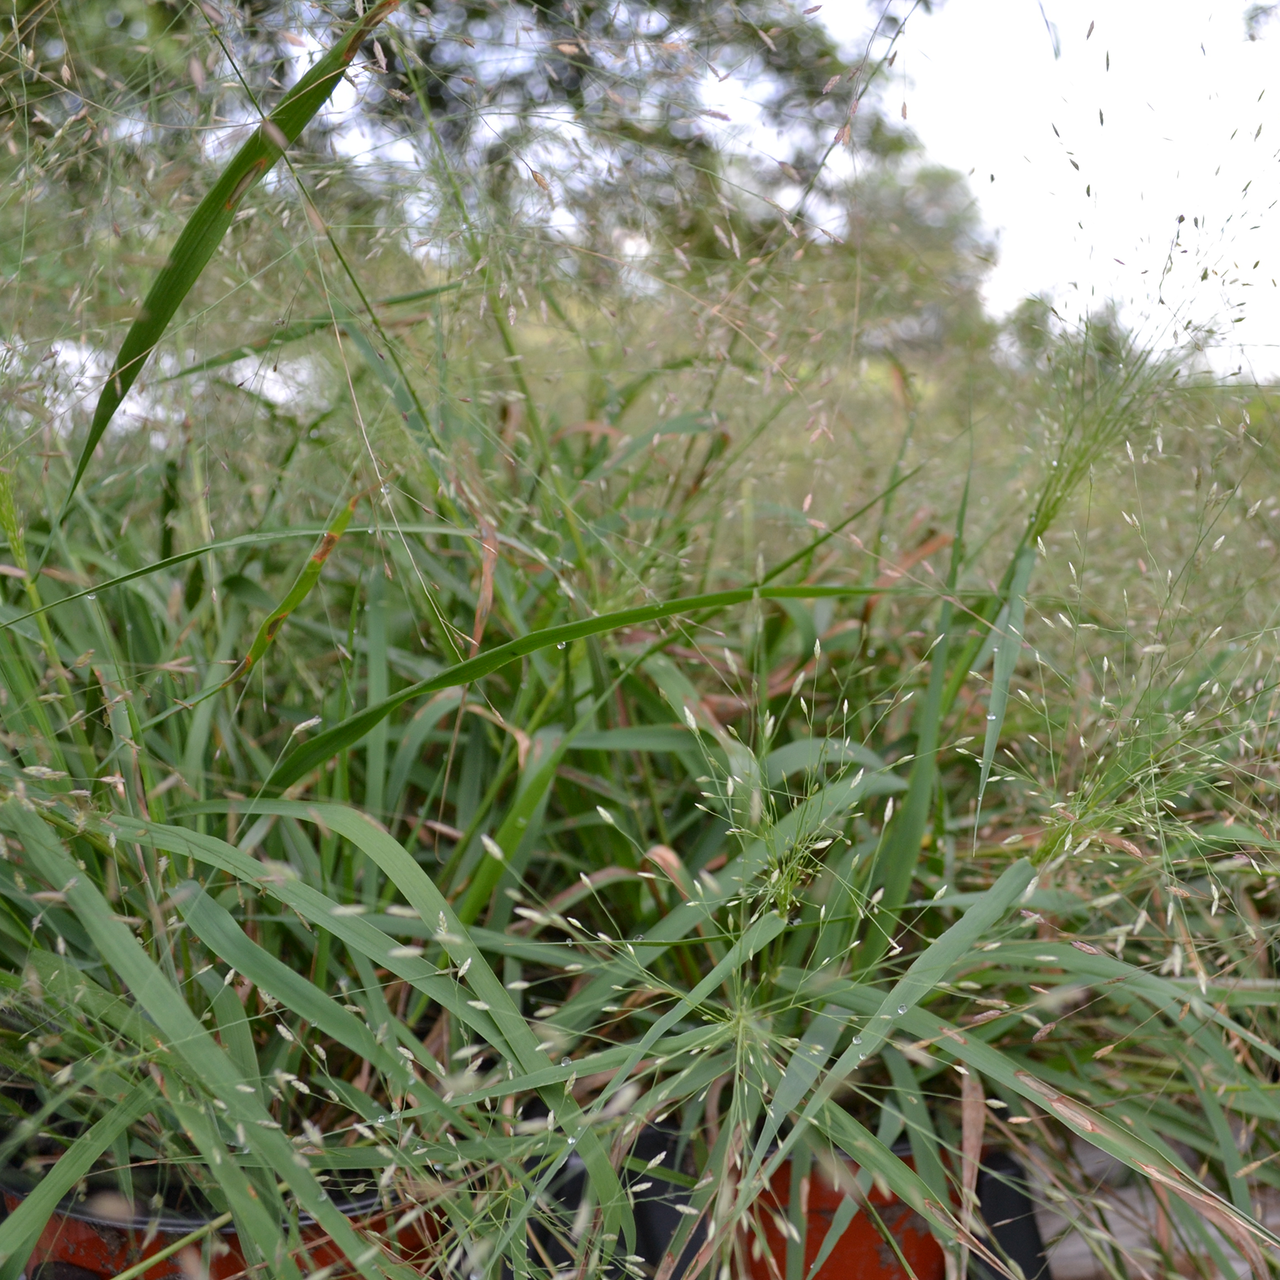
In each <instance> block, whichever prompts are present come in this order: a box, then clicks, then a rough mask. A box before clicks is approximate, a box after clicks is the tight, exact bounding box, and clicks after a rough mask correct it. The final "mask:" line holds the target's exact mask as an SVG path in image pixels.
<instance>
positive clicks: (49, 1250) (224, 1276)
mask: <svg viewBox="0 0 1280 1280" xmlns="http://www.w3.org/2000/svg"><path fill="white" fill-rule="evenodd" d="M3 1203H4V1208H5V1211H6V1215H7V1214H8V1213H12V1212H13V1211H14V1210H15V1209H16V1208H17V1207H18V1205H19V1204H21V1203H22V1197H21V1196H19V1195H16V1194H15V1193H13V1192H11V1191H5V1192H4V1193H3ZM355 1222H356V1225H357V1226H358V1227H360V1228H362V1229H364V1230H368V1231H374V1232H378V1233H380V1234H384V1233H385V1232H386V1230H387V1227H388V1219H387V1215H386V1214H385V1213H383V1212H381V1211H377V1212H374V1213H365V1214H363V1215H360V1216H357V1217H355ZM197 1226H198V1224H197V1223H195V1222H194V1221H193V1222H190V1223H185V1224H183V1225H181V1226H178V1225H177V1224H173V1225H172V1227H170V1224H168V1223H164V1224H163V1228H168V1229H161V1230H157V1231H153V1230H150V1229H149V1227H148V1225H147V1224H146V1223H145V1222H139V1223H138V1224H137V1225H125V1226H120V1225H116V1224H113V1223H111V1222H110V1221H108V1220H106V1219H103V1218H99V1217H95V1216H94V1215H93V1213H92V1212H90V1211H89V1210H88V1209H83V1210H81V1209H74V1210H69V1211H67V1212H60V1213H55V1214H54V1215H53V1216H52V1217H51V1218H50V1219H49V1221H48V1222H47V1223H46V1224H45V1228H44V1230H43V1231H42V1232H41V1233H40V1239H39V1240H38V1241H37V1242H36V1246H35V1248H34V1249H33V1250H32V1253H31V1257H30V1259H29V1261H28V1263H27V1275H28V1276H36V1277H37V1280H93V1277H103V1280H106V1278H107V1277H112V1276H117V1275H119V1274H120V1273H121V1272H122V1271H125V1270H127V1269H128V1268H130V1267H134V1266H136V1265H137V1264H138V1263H139V1262H144V1261H146V1259H147V1258H152V1257H155V1256H156V1255H157V1254H161V1253H164V1252H165V1251H166V1250H168V1249H170V1248H171V1246H173V1245H174V1244H176V1243H177V1242H178V1241H179V1240H181V1239H182V1238H183V1237H184V1236H186V1235H189V1234H190V1233H191V1231H192V1230H193V1229H195V1228H196V1227H197ZM434 1227H435V1223H434V1221H433V1220H432V1218H431V1216H430V1215H429V1214H427V1215H423V1216H421V1217H419V1218H418V1220H417V1221H416V1222H415V1223H413V1224H412V1225H411V1226H410V1227H408V1228H406V1229H405V1230H402V1231H401V1232H400V1233H399V1237H398V1244H399V1246H400V1253H401V1258H402V1260H404V1261H406V1262H409V1263H413V1262H414V1261H417V1260H420V1259H425V1258H427V1257H428V1256H430V1255H431V1242H432V1237H433V1235H434ZM300 1234H301V1236H302V1248H301V1249H300V1250H299V1251H298V1253H297V1255H296V1257H297V1259H298V1261H299V1262H302V1263H303V1264H304V1265H303V1269H304V1271H312V1270H315V1269H317V1268H320V1267H333V1268H334V1274H335V1275H336V1276H343V1275H348V1274H354V1269H353V1268H351V1267H350V1264H349V1263H348V1262H347V1260H346V1258H345V1256H344V1255H343V1253H342V1252H341V1250H339V1249H338V1248H337V1246H336V1245H334V1243H333V1242H332V1240H331V1239H330V1238H329V1236H328V1235H327V1233H325V1232H324V1231H323V1230H322V1229H321V1228H320V1227H318V1226H316V1225H315V1224H314V1223H304V1224H303V1225H302V1227H301V1231H300ZM213 1241H214V1244H213V1248H212V1250H211V1251H210V1252H211V1255H212V1256H211V1257H210V1260H209V1267H208V1276H209V1280H230V1277H232V1276H241V1275H243V1274H244V1272H245V1266H246V1263H245V1256H244V1251H243V1250H242V1249H241V1247H240V1241H239V1238H238V1237H237V1236H236V1233H235V1230H234V1229H233V1228H230V1227H228V1228H226V1229H225V1230H223V1231H220V1232H217V1233H216V1234H215V1235H214V1236H213ZM187 1249H189V1250H190V1253H187ZM201 1252H202V1251H201V1247H200V1245H199V1244H193V1245H189V1246H187V1247H186V1249H183V1250H179V1251H177V1252H174V1253H169V1254H168V1256H167V1257H164V1258H160V1259H159V1260H158V1261H157V1262H156V1264H155V1266H153V1267H149V1268H148V1269H147V1270H146V1271H145V1272H144V1273H143V1280H167V1277H171V1276H174V1277H177V1276H186V1275H192V1274H198V1270H199V1269H198V1267H193V1266H192V1265H191V1264H192V1262H196V1263H198V1262H199V1261H200V1259H201ZM184 1254H186V1256H185V1257H184ZM184 1264H185V1265H184Z"/></svg>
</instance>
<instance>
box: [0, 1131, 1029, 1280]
mask: <svg viewBox="0 0 1280 1280" xmlns="http://www.w3.org/2000/svg"><path fill="white" fill-rule="evenodd" d="M634 1154H635V1155H636V1157H637V1158H638V1159H641V1160H644V1161H645V1162H646V1163H648V1162H649V1161H651V1160H653V1159H654V1158H655V1157H656V1156H658V1155H659V1154H663V1155H666V1156H667V1157H668V1158H669V1161H670V1163H668V1162H666V1161H664V1162H663V1165H661V1166H659V1167H658V1168H655V1169H653V1170H652V1171H651V1172H650V1173H647V1174H646V1175H644V1177H643V1179H639V1178H637V1177H630V1178H628V1181H629V1182H630V1183H631V1184H632V1195H633V1199H634V1204H635V1218H636V1230H637V1239H636V1256H637V1257H639V1258H642V1259H643V1260H644V1262H645V1264H647V1268H648V1270H649V1272H650V1274H652V1273H653V1272H654V1271H655V1270H656V1269H657V1268H658V1266H659V1265H660V1264H661V1262H662V1259H663V1257H664V1256H665V1254H666V1252H667V1249H668V1247H669V1246H670V1244H671V1241H672V1240H673V1239H674V1238H675V1235H676V1232H677V1230H678V1228H679V1226H680V1224H681V1222H682V1221H684V1220H685V1215H684V1214H683V1213H682V1212H681V1210H682V1208H683V1207H684V1206H687V1205H688V1203H689V1200H690V1193H689V1191H688V1190H687V1189H686V1188H685V1187H682V1186H680V1185H678V1184H677V1183H675V1182H673V1181H671V1180H670V1179H668V1178H665V1177H663V1176H662V1175H663V1168H664V1166H665V1167H667V1168H674V1162H675V1158H676V1156H677V1145H676V1138H675V1135H672V1134H668V1133H663V1132H661V1131H658V1130H655V1129H652V1128H650V1129H647V1130H645V1131H644V1132H642V1133H641V1135H640V1137H639V1139H638V1140H637V1143H636V1146H635V1151H634ZM982 1163H983V1167H982V1172H981V1174H980V1175H979V1179H978V1187H977V1191H978V1199H979V1207H980V1216H981V1219H982V1222H983V1224H984V1225H985V1227H986V1236H987V1240H986V1243H987V1244H988V1246H989V1247H990V1249H991V1251H992V1253H993V1254H994V1255H995V1256H996V1257H999V1258H1001V1259H1002V1260H1007V1261H1009V1262H1012V1263H1014V1264H1016V1266H1017V1267H1018V1268H1019V1269H1020V1270H1021V1272H1022V1275H1023V1276H1024V1277H1025V1278H1026V1280H1050V1276H1049V1269H1048V1265H1047V1263H1046V1262H1045V1258H1044V1249H1043V1245H1042V1243H1041V1239H1040V1233H1039V1230H1038V1228H1037V1226H1036V1220H1035V1216H1034V1212H1033V1207H1032V1203H1031V1200H1030V1197H1029V1196H1028V1194H1027V1189H1026V1185H1025V1174H1024V1173H1023V1171H1022V1169H1021V1167H1020V1166H1019V1165H1018V1163H1017V1162H1016V1161H1015V1160H1013V1159H1012V1158H1011V1157H1010V1156H1008V1155H1007V1154H1005V1153H1004V1152H999V1151H991V1152H986V1153H984V1156H983V1162H982ZM849 1164H850V1169H851V1171H855V1166H854V1165H853V1163H852V1162H851V1161H850V1162H849ZM585 1185H586V1171H585V1169H584V1168H583V1166H582V1164H581V1162H580V1161H579V1160H577V1159H576V1157H575V1158H574V1159H573V1160H571V1161H570V1162H569V1163H568V1164H567V1165H566V1166H565V1168H564V1170H563V1171H562V1173H561V1175H560V1177H559V1178H558V1179H557V1180H556V1182H555V1183H554V1184H553V1185H552V1187H551V1188H550V1191H551V1196H552V1197H553V1198H554V1200H555V1201H556V1202H557V1203H558V1205H559V1206H560V1208H561V1209H562V1210H563V1211H564V1213H565V1215H566V1216H568V1217H571V1216H572V1214H573V1212H574V1211H575V1210H576V1208H577V1206H578V1204H579V1203H580V1202H581V1199H582V1194H583V1190H584V1188H585ZM790 1191H791V1165H790V1161H787V1162H785V1163H783V1164H782V1165H781V1166H780V1168H779V1169H778V1170H777V1171H776V1172H775V1174H774V1175H773V1178H772V1180H771V1182H770V1185H769V1187H768V1188H767V1190H766V1191H765V1193H764V1194H763V1195H762V1196H761V1197H760V1199H759V1200H758V1201H757V1202H756V1206H755V1207H754V1209H753V1210H752V1217H753V1219H754V1221H753V1222H751V1223H749V1224H747V1225H746V1226H745V1227H744V1231H743V1238H742V1239H741V1240H740V1241H739V1242H738V1244H739V1246H740V1247H738V1248H736V1249H735V1251H734V1253H735V1257H736V1258H738V1259H739V1260H745V1269H739V1270H738V1271H737V1272H736V1274H735V1280H779V1277H781V1276H785V1274H786V1271H787V1240H786V1237H785V1235H784V1228H783V1225H782V1224H783V1221H784V1219H786V1218H787V1217H788V1215H789V1210H790ZM806 1195H807V1200H806V1203H805V1205H804V1214H805V1226H806V1230H805V1235H804V1269H803V1273H804V1275H806V1276H808V1275H809V1273H810V1270H811V1269H812V1267H813V1264H814V1262H815V1261H816V1260H817V1257H818V1254H819V1252H820V1251H821V1250H822V1247H823V1244H824V1242H825V1240H826V1237H827V1233H828V1232H829V1230H830V1229H831V1225H832V1221H833V1219H834V1217H835V1214H836V1211H837V1210H838V1209H839V1207H840V1204H841V1201H842V1200H843V1198H844V1193H843V1192H842V1191H841V1190H839V1189H838V1188H837V1187H835V1186H833V1185H832V1183H831V1182H830V1180H829V1179H827V1178H826V1177H825V1176H824V1175H823V1174H822V1172H821V1171H820V1170H819V1169H818V1168H817V1167H816V1166H815V1167H814V1168H813V1170H812V1171H811V1173H810V1176H809V1178H808V1180H807V1186H806ZM867 1198H868V1201H869V1204H870V1207H871V1208H872V1209H873V1210H874V1211H875V1216H876V1217H877V1218H878V1219H879V1221H880V1224H881V1225H882V1226H883V1227H884V1228H885V1229H886V1230H887V1231H888V1233H889V1235H891V1236H892V1238H893V1243H892V1244H890V1243H889V1242H888V1241H886V1240H885V1239H884V1237H883V1236H882V1235H881V1231H880V1228H879V1226H877V1224H876V1223H875V1222H873V1221H872V1219H871V1216H870V1215H869V1214H868V1213H866V1212H860V1213H858V1214H856V1215H855V1216H854V1218H853V1220H852V1221H851V1222H850V1223H849V1224H848V1226H847V1227H846V1228H845V1230H844V1232H843V1233H842V1235H841V1237H840V1239H839V1240H838V1241H837V1242H836V1243H835V1245H834V1246H833V1248H832V1249H831V1251H830V1253H829V1255H828V1256H827V1258H826V1260H825V1261H824V1263H823V1265H822V1267H821V1268H820V1269H819V1271H818V1272H817V1275H816V1276H815V1277H814V1280H944V1277H945V1274H946V1265H945V1258H944V1255H943V1251H942V1249H941V1248H940V1247H939V1245H938V1243H937V1241H936V1240H935V1239H934V1238H933V1236H932V1234H931V1232H930V1230H929V1227H928V1224H927V1223H926V1222H925V1221H924V1219H922V1218H921V1217H920V1216H919V1215H918V1214H916V1213H915V1212H914V1211H913V1210H911V1209H910V1208H909V1207H908V1206H907V1205H905V1204H903V1203H902V1202H901V1201H900V1200H898V1199H897V1198H896V1197H895V1196H893V1195H892V1194H891V1193H888V1192H886V1191H884V1190H882V1189H880V1188H878V1187H876V1186H874V1185H873V1186H872V1188H871V1190H870V1192H869V1194H868V1197H867ZM22 1199H23V1193H22V1192H21V1191H20V1190H15V1189H12V1188H10V1189H0V1203H2V1204H3V1215H0V1216H7V1214H8V1213H10V1212H12V1211H13V1210H14V1209H16V1208H17V1206H18V1205H19V1204H20V1203H21V1201H22ZM98 1203H99V1202H98V1201H96V1200H95V1199H94V1198H93V1197H90V1198H89V1199H88V1200H87V1201H78V1202H77V1201H69V1202H64V1204H63V1205H61V1206H60V1207H59V1209H58V1211H57V1212H56V1213H54V1214H53V1215H52V1217H51V1218H50V1219H49V1221H48V1223H47V1224H46V1226H45V1228H44V1230H43V1232H42V1233H41V1235H40V1238H39V1240H38V1242H37V1244H36V1247H35V1249H34V1251H33V1252H32V1254H31V1257H30V1260H29V1262H28V1265H27V1277H28V1280H107V1278H108V1277H115V1276H118V1275H119V1274H121V1273H122V1272H124V1271H126V1270H129V1269H131V1268H134V1269H136V1268H137V1267H138V1266H139V1265H140V1264H141V1263H144V1262H146V1261H147V1259H151V1258H154V1260H155V1261H154V1265H152V1266H149V1267H146V1268H145V1269H144V1270H142V1271H141V1272H140V1273H139V1276H140V1280H166V1278H167V1277H179V1276H191V1275H196V1274H201V1275H207V1276H208V1278H209V1280H233V1277H237V1276H240V1275H242V1274H243V1273H244V1272H245V1269H246V1256H245V1251H244V1250H243V1249H242V1247H241V1245H240V1241H239V1240H238V1238H237V1236H236V1233H235V1230H234V1228H232V1227H230V1226H224V1227H220V1228H216V1229H211V1222H212V1220H211V1219H209V1218H206V1217H199V1216H195V1215H177V1214H172V1213H170V1214H165V1213H163V1212H162V1213H160V1214H159V1215H156V1214H154V1213H153V1214H150V1215H146V1214H142V1213H138V1214H133V1215H128V1214H124V1215H122V1214H120V1213H119V1212H111V1213H105V1212H103V1211H102V1210H101V1208H99V1207H98ZM340 1207H341V1208H342V1209H343V1211H344V1212H345V1213H347V1214H348V1216H350V1217H351V1218H352V1220H353V1221H354V1222H356V1223H357V1224H358V1225H359V1226H361V1227H363V1228H366V1229H368V1230H371V1231H375V1232H379V1233H385V1232H386V1230H387V1228H388V1226H389V1225H390V1224H389V1219H388V1215H387V1213H386V1210H385V1208H384V1207H383V1206H382V1204H381V1202H380V1200H379V1199H378V1197H376V1196H366V1197H363V1198H359V1199H357V1198H353V1199H351V1200H349V1201H348V1202H347V1203H346V1204H343V1205H341V1206H340ZM397 1216H399V1215H397ZM299 1226H300V1236H301V1246H300V1249H299V1254H298V1260H299V1262H301V1263H304V1270H314V1269H317V1268H320V1267H326V1268H329V1267H331V1268H333V1270H332V1272H331V1275H333V1276H335V1277H337V1276H342V1275H344V1274H350V1272H351V1269H350V1267H349V1264H348V1263H347V1262H346V1260H345V1258H344V1257H343V1255H342V1254H341V1252H340V1251H339V1250H338V1249H337V1248H336V1247H335V1246H334V1245H333V1243H332V1242H331V1241H330V1239H329V1238H328V1236H327V1235H326V1234H325V1233H324V1232H323V1231H321V1229H320V1228H318V1227H317V1226H316V1225H315V1224H314V1223H313V1222H311V1221H309V1220H308V1219H305V1218H304V1219H303V1220H302V1221H301V1222H300V1224H299ZM438 1234H439V1225H438V1222H437V1219H436V1218H435V1217H433V1216H432V1215H431V1214H430V1213H424V1214H421V1215H419V1216H418V1217H417V1218H416V1220H415V1221H414V1222H413V1223H412V1224H411V1225H410V1226H409V1227H407V1228H405V1229H402V1230H400V1231H399V1233H398V1236H397V1241H398V1244H399V1249H400V1259H401V1261H402V1262H407V1263H409V1264H410V1265H413V1264H415V1263H417V1264H418V1265H419V1266H420V1267H421V1268H422V1270H423V1273H424V1274H436V1275H441V1274H442V1273H441V1272H440V1271H439V1270H438V1268H439V1267H440V1266H441V1259H440V1254H439V1251H438V1249H437V1248H435V1247H434V1245H435V1241H436V1239H437V1236H438ZM535 1234H536V1235H537V1236H538V1245H539V1252H540V1253H541V1254H542V1255H543V1259H544V1261H546V1262H549V1263H550V1264H552V1265H553V1266H556V1267H560V1266H568V1265H570V1264H571V1263H572V1257H571V1255H570V1254H569V1253H568V1252H567V1250H566V1249H565V1247H564V1245H563V1244H562V1243H561V1242H560V1241H559V1240H557V1239H556V1238H555V1237H554V1235H553V1234H552V1233H551V1232H550V1231H548V1230H546V1229H545V1228H535ZM704 1241H705V1231H704V1229H703V1226H702V1224H701V1223H699V1224H698V1226H697V1228H696V1229H695V1231H694V1232H693V1234H692V1237H691V1238H690V1240H689V1241H688V1243H687V1245H686V1247H685V1249H684V1251H683V1254H682V1256H681V1258H680V1260H679V1262H678V1264H677V1266H676V1267H675V1269H674V1271H673V1272H672V1280H685V1277H686V1275H687V1274H688V1272H689V1270H690V1268H691V1266H692V1264H693V1262H694V1259H695V1258H696V1257H697V1255H698V1252H699V1250H700V1248H701V1246H702V1244H703V1242H704ZM997 1275H998V1273H997V1272H995V1271H993V1270H992V1269H991V1268H990V1267H989V1266H988V1264H987V1263H985V1262H983V1261H982V1260H980V1259H976V1258H975V1259H971V1260H970V1263H969V1272H968V1280H997Z"/></svg>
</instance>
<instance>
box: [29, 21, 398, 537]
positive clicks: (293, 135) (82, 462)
mask: <svg viewBox="0 0 1280 1280" xmlns="http://www.w3.org/2000/svg"><path fill="white" fill-rule="evenodd" d="M398 3H399V0H382V3H380V4H377V5H375V6H374V7H373V8H371V9H370V10H369V12H368V13H366V14H365V16H364V17H363V18H361V20H360V21H359V22H358V23H356V24H355V26H353V27H352V28H350V30H348V31H347V33H346V34H345V35H344V36H343V37H342V38H341V39H340V40H339V41H338V42H337V43H336V44H335V45H334V46H333V47H332V48H331V49H330V50H329V52H328V53H326V54H325V55H324V57H323V58H321V59H320V61H319V62H317V63H316V64H315V66H314V67H312V68H311V70H310V71H308V72H307V74H306V75H304V76H303V77H302V79H301V80H299V81H298V83H297V84H296V85H294V87H293V88H292V89H291V90H290V91H289V92H288V93H287V94H285V96H284V98H283V99H282V100H281V102H280V105H279V106H278V107H277V108H276V109H275V110H274V111H273V112H272V113H271V115H270V116H268V117H267V118H266V119H265V120H264V121H263V122H262V124H261V125H259V126H258V128H257V129H255V130H254V133H253V136H252V137H251V138H250V139H249V141H248V142H246V143H245V144H244V146H242V147H241V148H240V150H239V151H237V152H236V154H235V158H234V159H233V160H232V161H231V163H230V164H229V165H227V167H226V169H225V170H223V173H222V177H221V178H219V179H218V181H217V183H216V184H215V185H214V187H213V190H212V191H210V192H209V194H208V195H207V196H205V198H204V199H203V200H201V201H200V204H199V206H198V207H197V208H196V211H195V213H193V214H192V215H191V218H190V219H189V221H188V222H187V225H186V226H185V227H183V229H182V234H181V235H179V237H178V241H177V243H176V244H175V245H174V246H173V250H172V251H171V252H170V254H169V261H168V262H167V263H166V264H165V266H164V268H163V269H162V270H161V272H160V274H159V275H158V276H156V278H155V282H154V283H153V284H152V286H151V290H150V292H149V293H148V294H147V296H146V299H145V301H144V302H143V304H142V309H141V310H140V311H139V312H138V316H137V319H136V320H134V322H133V325H132V326H131V327H130V329H129V332H128V333H127V334H126V335H125V340H124V343H123V345H122V346H121V348H120V352H119V354H118V355H117V356H116V359H115V364H114V365H113V366H112V369H111V376H110V377H109V378H108V379H107V384H106V386H104V387H103V388H102V392H101V394H100V395H99V397H98V405H97V408H96V409H95V410H94V414H93V423H92V425H91V426H90V427H89V437H88V439H87V440H86V441H85V442H84V448H83V449H82V450H81V451H80V458H79V460H78V461H77V463H76V470H75V474H74V475H73V476H72V478H71V487H70V488H69V489H68V490H67V496H66V498H65V499H64V500H63V503H62V511H61V512H60V513H59V515H58V523H59V524H61V522H62V520H63V519H64V518H65V516H66V514H67V508H68V507H69V506H70V505H71V499H72V497H73V496H74V494H75V491H76V489H77V488H78V487H79V484H80V481H81V479H82V478H83V477H84V473H85V469H86V468H87V467H88V465H89V462H90V460H91V459H92V457H93V454H94V451H95V450H96V449H97V447H98V442H99V441H100V440H101V439H102V436H103V433H104V432H105V431H106V429H107V427H108V426H109V425H110V423H111V419H112V418H113V417H114V416H115V412H116V410H117V409H118V408H119V407H120V402H121V401H122V400H123V399H124V398H125V396H126V395H127V394H128V392H129V388H130V387H131V386H133V384H134V381H135V380H136V378H137V376H138V374H139V373H141V371H142V366H143V365H144V364H145V363H146V360H147V357H148V356H149V355H150V354H151V352H152V350H153V349H154V348H155V345H156V343H157V342H159V341H160V338H161V335H162V334H163V333H164V331H165V329H167V328H168V326H169V321H170V320H172V319H173V316H174V312H176V311H177V309H178V307H179V306H180V305H181V304H182V300H183V299H184V298H185V297H186V296H187V294H188V293H190V292H191V289H192V287H193V286H194V284H195V282H196V281H197V280H198V279H199V278H200V273H201V272H202V271H203V270H204V268H205V265H206V264H207V263H208V261H209V259H210V258H211V257H212V256H213V254H214V252H215V251H216V249H217V248H218V246H219V245H220V244H221V243H222V237H223V236H224V235H226V233H227V229H228V228H229V227H230V226H231V224H232V222H234V221H235V216H236V210H237V209H238V208H239V207H240V204H241V202H242V201H243V200H244V198H245V196H246V195H247V194H248V193H249V191H250V190H251V189H252V187H253V186H254V185H255V184H256V183H257V182H258V180H259V179H260V178H261V177H262V176H263V174H265V173H266V172H267V170H268V169H270V168H271V167H272V166H273V165H274V164H275V163H276V161H277V160H279V159H280V157H281V156H282V155H283V154H284V150H285V148H286V147H289V146H292V145H293V143H294V142H295V141H296V140H297V138H298V135H299V134H300V133H301V132H302V130H303V129H304V128H305V127H306V126H307V124H308V123H309V122H310V120H311V119H312V117H313V116H314V115H315V114H316V112H317V111H319V110H320V108H321V107H323V106H324V104H325V103H326V102H327V101H328V100H329V95H330V94H331V93H332V92H333V90H334V88H335V86H336V85H337V83H338V81H339V80H340V79H341V78H342V74H343V72H344V71H346V69H347V66H348V64H349V63H350V62H351V59H352V58H354V57H355V55H356V51H357V50H358V49H359V48H360V44H361V42H362V41H363V40H364V39H365V38H366V37H367V36H368V34H369V33H370V32H371V31H372V30H373V29H374V28H375V27H376V26H377V25H378V24H379V23H380V22H381V21H382V20H383V18H385V17H386V16H387V14H388V13H390V12H391V10H392V9H394V8H395V7H396V5H397V4H398ZM51 545H52V539H50V541H49V542H48V543H46V551H47V549H48V547H49V546H51Z"/></svg>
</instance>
